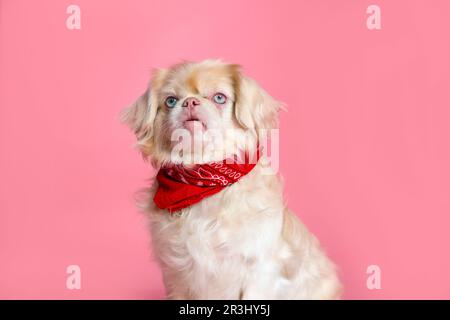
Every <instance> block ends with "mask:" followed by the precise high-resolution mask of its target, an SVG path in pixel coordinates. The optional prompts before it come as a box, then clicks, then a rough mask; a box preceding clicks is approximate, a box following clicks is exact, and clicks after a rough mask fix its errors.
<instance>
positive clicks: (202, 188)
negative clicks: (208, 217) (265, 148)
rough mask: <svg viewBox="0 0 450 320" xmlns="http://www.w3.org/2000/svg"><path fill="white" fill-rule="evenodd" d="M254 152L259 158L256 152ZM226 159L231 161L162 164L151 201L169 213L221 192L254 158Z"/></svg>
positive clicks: (242, 174)
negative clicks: (238, 161) (156, 187)
mask: <svg viewBox="0 0 450 320" xmlns="http://www.w3.org/2000/svg"><path fill="white" fill-rule="evenodd" d="M257 154H258V155H257V158H259V152H257ZM235 159H236V158H235ZM227 162H231V161H230V160H223V161H220V162H210V163H206V164H200V165H195V166H194V167H192V168H189V167H186V166H184V165H182V164H172V165H168V166H164V167H162V168H161V169H160V170H159V171H158V174H157V175H156V180H158V184H159V185H158V190H157V191H156V194H155V197H154V198H153V201H154V202H155V204H156V205H157V206H158V207H159V208H160V209H167V210H169V212H170V213H172V212H174V211H178V210H181V209H183V208H186V207H189V206H191V205H193V204H195V203H197V202H200V201H201V200H202V199H203V198H206V197H209V196H212V195H213V194H216V193H218V192H220V191H222V190H223V189H225V188H226V187H228V186H230V185H232V184H233V183H235V182H237V181H238V180H239V179H240V178H242V177H243V176H245V175H246V174H247V173H249V172H250V171H251V170H252V169H253V168H254V167H255V165H256V161H253V162H255V163H249V161H244V163H243V164H239V163H236V161H233V163H227Z"/></svg>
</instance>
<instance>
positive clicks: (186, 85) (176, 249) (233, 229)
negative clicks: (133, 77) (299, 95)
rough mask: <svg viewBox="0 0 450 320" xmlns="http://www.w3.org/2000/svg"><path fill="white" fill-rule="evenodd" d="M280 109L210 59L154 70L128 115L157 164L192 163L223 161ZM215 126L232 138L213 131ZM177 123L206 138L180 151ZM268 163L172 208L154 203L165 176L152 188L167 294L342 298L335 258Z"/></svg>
mask: <svg viewBox="0 0 450 320" xmlns="http://www.w3.org/2000/svg"><path fill="white" fill-rule="evenodd" d="M279 108H280V103H278V102H277V101H275V100H274V99H273V98H272V97H270V96H269V95H268V94H267V93H266V92H265V91H264V90H263V89H261V88H260V87H259V86H258V84H257V83H256V82H255V81H254V80H251V79H250V78H248V77H246V76H244V75H243V74H242V72H241V70H240V68H239V67H238V66H236V65H230V64H225V63H223V62H221V61H217V60H206V61H203V62H199V63H191V62H185V63H181V64H177V65H175V66H173V67H171V68H169V69H167V70H157V71H155V73H154V76H153V78H152V80H151V83H150V86H149V89H148V90H147V92H146V93H145V94H144V95H143V96H141V97H140V98H139V99H138V100H137V101H136V103H134V104H133V105H132V106H131V107H129V108H128V109H126V110H125V112H124V114H123V120H124V121H125V122H126V123H128V124H129V125H130V127H131V128H132V130H133V131H134V132H135V134H136V136H137V141H138V147H139V149H140V150H141V152H142V153H143V155H144V156H146V157H150V158H151V160H152V164H153V165H154V166H155V168H156V169H159V168H161V167H162V166H164V165H168V164H183V165H185V166H188V167H189V166H190V165H192V164H193V163H207V162H211V161H220V160H223V159H224V157H226V156H229V155H230V153H229V152H228V150H230V146H232V145H234V146H237V150H243V149H244V150H245V151H246V152H247V151H255V149H256V148H258V146H259V142H258V141H259V139H260V138H261V132H264V130H263V129H276V128H277V126H278V109H279ZM210 129H214V130H215V133H216V134H219V135H220V134H222V137H225V138H222V139H206V138H205V136H206V135H205V134H204V133H205V132H207V131H208V130H210ZM177 130H184V131H183V132H188V133H192V136H191V138H190V139H191V140H189V139H188V140H189V142H190V143H193V144H194V145H195V144H197V145H200V146H199V147H197V148H191V149H188V151H186V150H182V151H181V152H174V148H176V146H177V145H179V139H178V138H179V137H178V138H176V139H174V132H176V131H177ZM229 132H233V134H229ZM198 142H201V143H198ZM224 155H225V156H224ZM187 156H188V157H187ZM268 163H269V161H268V159H267V156H265V155H262V157H261V158H260V159H259V161H258V163H257V164H256V166H255V167H254V168H253V169H252V170H251V171H250V172H249V173H248V174H247V175H245V176H243V177H242V178H241V179H240V180H239V181H238V182H236V183H234V184H232V185H230V186H228V187H226V188H224V189H223V190H222V191H220V192H218V193H216V194H214V195H211V196H209V197H205V198H204V199H202V200H201V201H200V202H197V203H195V204H192V205H190V206H188V207H186V208H183V209H180V210H177V211H175V212H168V210H166V209H161V208H158V207H157V206H156V205H155V203H154V201H153V197H154V195H155V192H156V190H157V189H158V181H155V183H154V184H153V186H152V187H151V188H150V189H149V190H147V191H146V199H145V201H144V203H145V211H146V212H147V213H148V215H149V217H150V221H151V234H152V240H153V241H152V243H153V246H154V253H155V256H156V257H157V259H158V261H159V262H160V264H161V267H162V271H163V276H164V283H165V286H166V289H167V295H168V298H171V299H336V298H339V295H340V292H341V285H340V282H339V280H338V277H337V275H336V272H335V267H334V265H333V263H332V262H331V261H330V260H329V259H328V258H327V256H326V255H325V253H324V252H323V250H322V249H321V248H320V245H319V242H318V241H317V239H316V238H315V237H314V236H313V235H312V234H310V233H309V232H308V230H307V229H306V227H305V226H304V225H303V224H302V223H301V222H300V221H299V220H298V218H297V217H296V216H295V214H293V213H292V212H291V211H290V210H289V209H288V208H286V206H285V204H284V201H283V194H282V185H281V182H280V178H279V177H278V176H277V175H276V174H275V172H273V171H271V170H272V169H271V168H270V166H269V165H268Z"/></svg>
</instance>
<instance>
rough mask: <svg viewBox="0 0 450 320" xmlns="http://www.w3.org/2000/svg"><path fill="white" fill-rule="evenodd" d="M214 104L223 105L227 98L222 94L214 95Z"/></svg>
mask: <svg viewBox="0 0 450 320" xmlns="http://www.w3.org/2000/svg"><path fill="white" fill-rule="evenodd" d="M213 100H214V102H215V103H218V104H224V103H225V102H227V97H226V96H225V95H224V94H223V93H216V94H215V95H214V97H213Z"/></svg>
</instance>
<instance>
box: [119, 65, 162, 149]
mask: <svg viewBox="0 0 450 320" xmlns="http://www.w3.org/2000/svg"><path fill="white" fill-rule="evenodd" d="M164 74H165V71H164V70H157V71H155V72H154V76H153V78H152V80H151V82H150V85H149V88H148V89H147V90H146V91H145V92H144V94H142V95H141V96H140V97H139V98H138V99H137V100H136V101H135V102H134V103H133V104H132V105H131V106H129V107H128V108H126V109H125V110H123V111H122V113H121V115H120V118H121V121H122V122H123V123H125V124H127V125H128V126H129V127H130V128H131V130H132V131H133V132H134V133H135V134H136V138H137V146H138V147H139V149H140V150H141V151H142V153H143V154H144V155H149V154H150V153H151V150H152V148H153V136H154V122H155V118H156V114H157V112H158V99H157V94H156V92H157V90H158V88H159V86H160V85H161V82H162V79H163V76H164Z"/></svg>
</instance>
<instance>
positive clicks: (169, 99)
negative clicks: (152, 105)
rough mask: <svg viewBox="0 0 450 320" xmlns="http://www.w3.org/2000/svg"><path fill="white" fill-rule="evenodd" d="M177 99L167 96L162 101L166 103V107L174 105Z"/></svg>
mask: <svg viewBox="0 0 450 320" xmlns="http://www.w3.org/2000/svg"><path fill="white" fill-rule="evenodd" d="M177 102H178V99H177V98H175V97H172V96H170V97H167V98H166V101H164V104H165V105H166V107H167V108H173V107H175V105H176V104H177Z"/></svg>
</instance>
